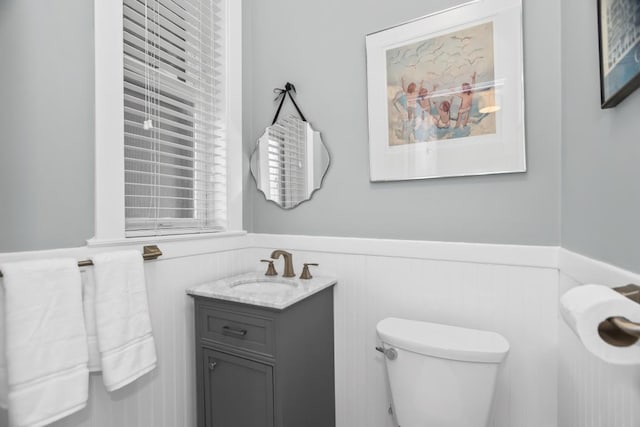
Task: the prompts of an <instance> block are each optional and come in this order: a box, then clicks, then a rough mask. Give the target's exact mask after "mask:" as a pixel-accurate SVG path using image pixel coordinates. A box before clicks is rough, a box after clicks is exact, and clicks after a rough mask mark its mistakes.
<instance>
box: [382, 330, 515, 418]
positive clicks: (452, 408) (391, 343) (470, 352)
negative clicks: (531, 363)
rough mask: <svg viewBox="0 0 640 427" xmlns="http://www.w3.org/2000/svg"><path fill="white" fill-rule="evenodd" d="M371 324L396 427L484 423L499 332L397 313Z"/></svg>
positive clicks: (501, 341)
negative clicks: (381, 353)
mask: <svg viewBox="0 0 640 427" xmlns="http://www.w3.org/2000/svg"><path fill="white" fill-rule="evenodd" d="M376 329H377V332H378V337H379V338H380V340H381V341H382V343H383V347H382V348H381V349H379V350H382V351H384V354H385V361H386V367H387V375H388V376H389V385H390V386H391V399H392V406H393V412H394V415H395V417H396V420H397V422H398V425H399V426H400V427H486V425H487V421H488V417H489V410H490V409H491V401H492V400H493V393H494V389H495V383H496V374H497V371H498V366H499V365H500V362H502V360H504V358H505V356H506V355H507V353H508V352H509V343H508V342H507V340H506V339H505V338H504V337H503V336H502V335H499V334H497V333H495V332H487V331H479V330H475V329H466V328H459V327H455V326H448V325H439V324H437V323H427V322H418V321H414V320H405V319H397V318H388V319H384V320H382V321H380V322H379V323H378V326H377V327H376Z"/></svg>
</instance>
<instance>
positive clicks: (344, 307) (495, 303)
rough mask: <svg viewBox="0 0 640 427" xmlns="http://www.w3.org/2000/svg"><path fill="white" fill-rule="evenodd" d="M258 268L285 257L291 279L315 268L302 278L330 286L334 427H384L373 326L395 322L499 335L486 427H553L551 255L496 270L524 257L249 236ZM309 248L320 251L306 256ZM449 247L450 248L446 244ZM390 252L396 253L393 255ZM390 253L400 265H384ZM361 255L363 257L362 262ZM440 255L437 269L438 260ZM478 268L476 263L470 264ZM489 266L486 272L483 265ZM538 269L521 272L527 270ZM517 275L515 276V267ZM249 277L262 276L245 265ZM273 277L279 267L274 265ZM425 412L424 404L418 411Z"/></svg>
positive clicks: (538, 254) (428, 245) (391, 261)
mask: <svg viewBox="0 0 640 427" xmlns="http://www.w3.org/2000/svg"><path fill="white" fill-rule="evenodd" d="M250 237H251V238H252V239H253V244H252V245H253V246H254V247H255V249H254V254H253V256H252V258H253V259H254V260H259V259H260V258H264V257H266V256H268V255H269V253H270V251H271V250H272V249H275V248H282V249H286V250H291V251H292V252H293V253H294V264H295V267H296V272H297V273H299V272H300V271H299V270H300V268H301V265H302V263H303V262H318V263H320V266H319V267H317V268H315V269H314V268H313V267H312V273H313V272H314V271H315V272H316V273H317V274H325V275H332V276H336V277H337V278H338V284H337V286H336V287H335V299H334V301H335V334H336V337H335V355H336V411H337V414H336V416H337V427H392V426H394V424H393V423H392V420H391V417H390V416H389V414H388V413H387V409H388V406H389V400H388V394H387V390H386V388H387V385H386V375H385V372H384V365H383V363H384V361H383V358H382V356H381V355H380V353H378V352H376V351H375V350H374V347H375V346H376V344H377V339H376V333H375V326H376V324H377V322H378V321H380V320H381V319H383V318H385V317H388V316H395V317H404V318H409V319H416V320H424V321H431V322H438V323H445V324H451V325H458V326H464V327H470V328H478V329H486V330H492V331H496V332H499V333H501V334H503V335H504V336H505V337H506V338H507V339H508V340H509V342H510V344H511V351H510V354H509V356H508V358H507V360H506V361H505V363H504V365H503V367H502V369H501V370H500V373H499V378H498V384H497V392H496V399H495V405H494V408H493V410H492V419H491V423H490V426H492V427H555V426H557V381H556V379H557V357H558V356H557V326H558V323H557V313H558V303H557V301H558V298H557V283H558V273H557V270H556V268H555V262H554V260H555V249H554V248H550V249H549V251H551V253H544V251H542V250H539V248H535V249H534V250H533V251H530V252H528V249H529V248H525V249H524V250H523V253H525V254H526V253H529V254H534V256H533V257H532V258H528V259H520V260H518V262H517V264H518V266H510V265H505V257H507V258H508V259H509V260H510V261H513V260H515V259H516V258H515V257H514V255H513V252H514V251H516V252H517V251H518V250H519V249H520V248H524V247H513V248H511V250H510V248H509V247H500V248H498V252H495V253H491V251H492V247H491V246H492V245H487V247H483V245H474V249H476V251H477V252H476V251H469V247H468V246H467V245H465V244H460V247H461V248H463V250H462V251H459V253H456V252H455V251H454V250H451V247H452V245H451V244H443V245H444V246H446V247H447V249H446V250H444V251H442V252H440V251H438V250H437V249H438V248H437V246H438V243H437V242H424V247H421V245H420V243H418V242H406V243H407V247H405V248H401V246H402V242H399V241H390V242H389V245H390V246H392V247H393V248H394V251H391V252H389V251H387V252H386V253H385V249H384V248H385V242H386V241H384V240H379V241H376V242H375V245H373V246H371V245H367V244H366V242H364V241H363V240H366V239H342V238H341V239H332V238H324V237H323V238H309V240H307V239H306V238H305V237H304V236H295V237H294V238H291V239H290V238H289V237H288V236H273V235H253V236H250ZM316 242H320V243H321V247H322V251H313V250H310V248H313V247H314V244H315V243H316ZM454 245H455V244H454ZM399 246H400V248H399ZM395 249H397V250H398V252H399V253H401V254H402V256H394V255H393V253H394V252H395ZM368 252H371V253H368ZM442 254H445V255H444V256H446V259H444V260H443V259H432V257H437V258H441V257H442ZM479 258H481V259H482V262H478V261H479V260H478V259H479ZM487 260H492V261H493V262H495V263H488V262H487ZM532 264H533V265H541V266H531V265H532ZM522 265H524V266H522ZM254 267H255V268H256V269H264V266H262V265H258V263H254ZM276 268H277V269H278V271H281V269H282V261H277V262H276ZM428 404H429V402H425V405H428Z"/></svg>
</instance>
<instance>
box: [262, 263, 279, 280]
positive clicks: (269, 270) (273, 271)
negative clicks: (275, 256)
mask: <svg viewBox="0 0 640 427" xmlns="http://www.w3.org/2000/svg"><path fill="white" fill-rule="evenodd" d="M260 262H268V263H269V266H268V267H267V272H266V273H264V275H265V276H277V275H278V272H277V271H276V268H275V267H274V266H273V260H272V259H261V260H260Z"/></svg>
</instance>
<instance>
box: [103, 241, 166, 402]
mask: <svg viewBox="0 0 640 427" xmlns="http://www.w3.org/2000/svg"><path fill="white" fill-rule="evenodd" d="M93 263H94V265H95V267H94V274H95V285H96V295H95V299H96V303H95V304H96V305H95V307H96V327H97V332H98V347H99V349H100V357H101V361H102V376H103V381H104V385H105V387H106V388H107V390H109V391H113V390H117V389H119V388H121V387H123V386H125V385H127V384H129V383H130V382H132V381H134V380H136V379H137V378H139V377H140V376H142V375H144V374H146V373H147V372H149V371H151V370H153V369H154V368H155V366H156V349H155V343H154V341H153V335H152V333H151V320H150V319H149V306H148V303H147V290H146V286H145V280H144V266H143V260H142V256H141V255H140V253H139V252H137V251H135V250H131V251H118V252H109V253H104V254H99V255H95V256H94V257H93Z"/></svg>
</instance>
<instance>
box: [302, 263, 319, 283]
mask: <svg viewBox="0 0 640 427" xmlns="http://www.w3.org/2000/svg"><path fill="white" fill-rule="evenodd" d="M310 265H313V266H315V267H317V266H318V265H320V264H317V263H314V262H306V263H304V267H302V274H301V275H300V278H301V279H311V278H312V277H313V276H312V275H311V273H310V272H309V266H310Z"/></svg>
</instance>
